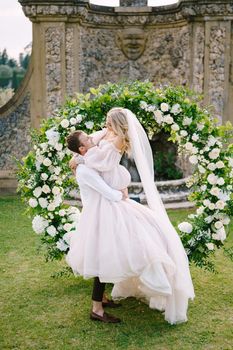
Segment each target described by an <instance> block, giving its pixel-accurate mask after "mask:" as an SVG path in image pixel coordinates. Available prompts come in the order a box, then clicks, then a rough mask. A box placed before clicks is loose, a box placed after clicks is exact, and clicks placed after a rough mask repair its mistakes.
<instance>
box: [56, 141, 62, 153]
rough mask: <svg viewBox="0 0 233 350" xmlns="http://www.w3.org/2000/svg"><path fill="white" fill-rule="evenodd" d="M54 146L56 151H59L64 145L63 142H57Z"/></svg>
mask: <svg viewBox="0 0 233 350" xmlns="http://www.w3.org/2000/svg"><path fill="white" fill-rule="evenodd" d="M54 148H55V150H56V151H58V152H59V151H61V150H62V148H63V145H62V143H56V144H55V145H54Z"/></svg>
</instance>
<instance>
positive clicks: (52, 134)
mask: <svg viewBox="0 0 233 350" xmlns="http://www.w3.org/2000/svg"><path fill="white" fill-rule="evenodd" d="M45 135H46V137H47V139H48V140H49V141H52V142H51V144H53V143H55V142H57V141H58V140H59V138H60V135H59V132H57V131H56V130H55V129H54V128H51V129H49V130H47V131H46V132H45Z"/></svg>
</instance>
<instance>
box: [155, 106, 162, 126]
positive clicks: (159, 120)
mask: <svg viewBox="0 0 233 350" xmlns="http://www.w3.org/2000/svg"><path fill="white" fill-rule="evenodd" d="M154 117H155V120H156V121H157V123H158V124H161V123H162V121H163V114H162V112H161V111H160V110H159V109H157V111H155V112H154Z"/></svg>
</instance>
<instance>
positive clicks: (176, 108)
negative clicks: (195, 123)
mask: <svg viewBox="0 0 233 350" xmlns="http://www.w3.org/2000/svg"><path fill="white" fill-rule="evenodd" d="M180 112H181V107H180V105H179V104H178V103H176V104H175V105H174V106H172V109H171V113H172V114H175V115H176V114H179V113H180Z"/></svg>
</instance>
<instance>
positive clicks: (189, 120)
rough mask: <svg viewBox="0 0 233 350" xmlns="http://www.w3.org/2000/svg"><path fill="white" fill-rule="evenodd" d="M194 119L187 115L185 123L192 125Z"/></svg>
mask: <svg viewBox="0 0 233 350" xmlns="http://www.w3.org/2000/svg"><path fill="white" fill-rule="evenodd" d="M192 121H193V119H192V118H188V117H185V118H184V119H183V125H190V124H191V123H192Z"/></svg>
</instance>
